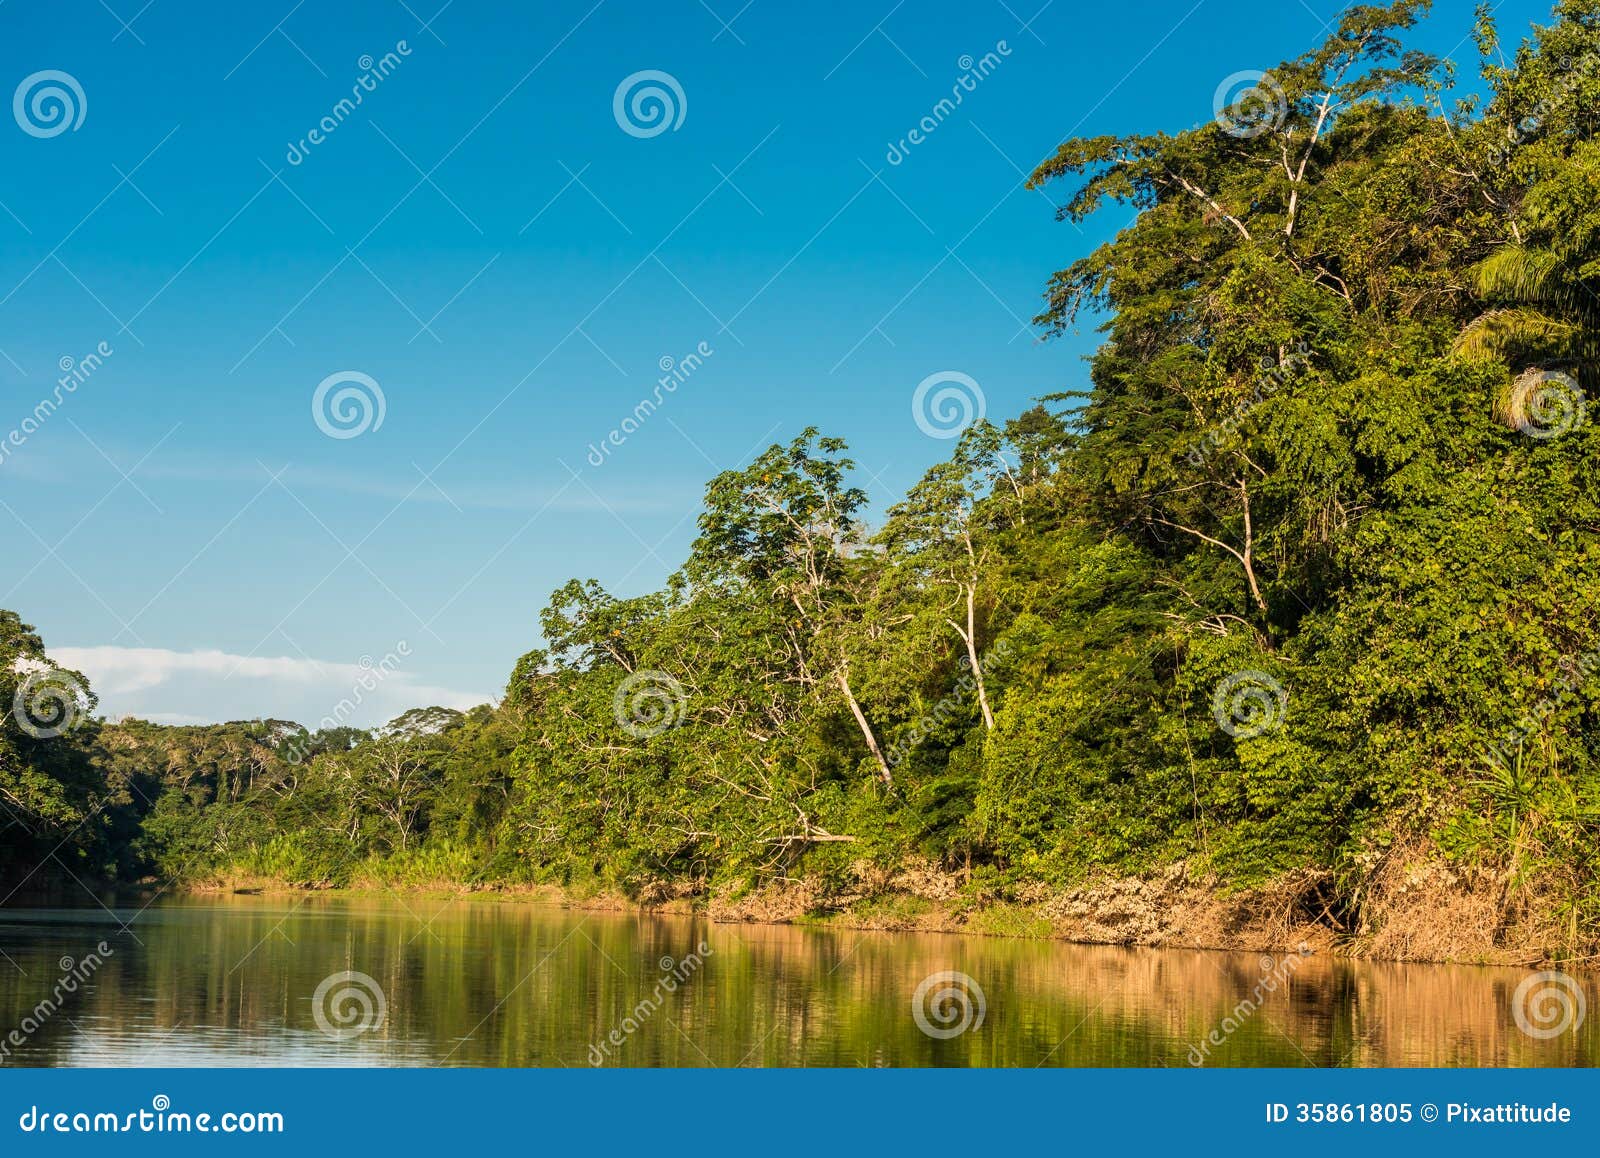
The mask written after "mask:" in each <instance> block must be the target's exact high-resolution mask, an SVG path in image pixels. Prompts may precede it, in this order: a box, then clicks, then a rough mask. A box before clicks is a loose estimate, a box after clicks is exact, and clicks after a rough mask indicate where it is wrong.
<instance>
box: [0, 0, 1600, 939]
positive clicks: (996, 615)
mask: <svg viewBox="0 0 1600 1158" xmlns="http://www.w3.org/2000/svg"><path fill="white" fill-rule="evenodd" d="M1428 8H1429V5H1428V3H1427V0H1395V2H1393V3H1388V4H1381V5H1370V6H1368V5H1358V6H1354V7H1352V8H1350V9H1348V10H1347V11H1346V12H1345V14H1344V15H1343V16H1342V18H1341V20H1340V23H1339V24H1338V26H1337V29H1336V31H1334V32H1333V33H1332V34H1331V35H1330V36H1329V37H1328V39H1327V40H1326V42H1325V43H1323V44H1322V45H1321V46H1320V47H1318V48H1316V49H1315V50H1313V51H1310V52H1308V53H1306V54H1305V55H1303V56H1300V57H1297V58H1295V59H1292V60H1288V61H1286V62H1284V63H1283V64H1281V65H1280V66H1278V67H1277V68H1275V69H1273V70H1272V71H1271V72H1270V73H1269V74H1268V75H1267V77H1266V78H1265V79H1264V80H1263V81H1262V83H1261V85H1260V86H1259V87H1258V88H1257V89H1256V90H1254V91H1253V93H1251V94H1249V99H1248V100H1247V101H1245V102H1244V103H1243V104H1242V105H1241V106H1240V107H1238V108H1235V109H1232V110H1229V112H1228V113H1227V115H1224V116H1222V117H1219V118H1218V120H1217V121H1215V122H1208V123H1206V124H1203V125H1201V126H1199V127H1196V128H1193V129H1189V130H1186V131H1182V132H1176V133H1168V132H1149V133H1140V134H1132V135H1125V136H1115V137H1112V136H1099V137H1091V138H1078V139H1071V140H1067V141H1065V142H1063V143H1062V144H1061V145H1060V146H1059V148H1058V149H1057V150H1056V151H1055V153H1054V154H1053V155H1052V156H1051V157H1049V158H1048V159H1047V160H1045V161H1044V162H1043V163H1042V164H1041V165H1040V166H1039V167H1038V168H1037V170H1036V171H1035V172H1033V173H1032V175H1031V177H1030V178H1029V184H1030V185H1031V186H1033V187H1038V188H1042V189H1044V190H1045V191H1047V192H1048V193H1050V194H1051V195H1052V196H1053V197H1055V199H1056V200H1057V203H1058V204H1059V206H1060V208H1059V212H1058V217H1059V218H1060V219H1062V220H1072V221H1082V220H1084V219H1086V218H1088V217H1090V216H1091V215H1094V214H1097V213H1112V214H1116V213H1122V214H1124V215H1125V217H1126V221H1127V224H1126V226H1125V227H1124V228H1122V229H1121V230H1120V231H1119V232H1117V233H1116V235H1115V237H1114V238H1113V239H1112V240H1110V241H1109V242H1107V243H1106V244H1104V245H1101V246H1099V247H1098V248H1096V249H1094V250H1093V251H1092V252H1089V253H1086V254H1084V255H1082V256H1079V257H1077V258H1076V260H1073V261H1072V262H1071V263H1070V264H1068V265H1067V266H1066V267H1065V268H1063V269H1061V270H1060V271H1059V272H1057V273H1055V274H1054V275H1053V276H1052V277H1051V278H1050V279H1049V281H1048V284H1047V285H1046V286H1045V288H1044V295H1043V305H1042V307H1041V308H1040V312H1039V315H1038V317H1037V319H1036V321H1037V324H1038V326H1039V328H1040V330H1041V332H1042V333H1043V334H1044V335H1046V336H1049V335H1055V334H1060V333H1063V332H1066V331H1068V330H1070V329H1073V328H1074V327H1078V326H1080V325H1092V326H1098V327H1099V328H1100V332H1101V334H1102V335H1103V340H1102V341H1101V343H1100V345H1099V348H1098V350H1097V352H1096V353H1095V355H1094V356H1093V358H1092V360H1091V362H1090V363H1089V366H1088V372H1087V376H1086V384H1085V386H1084V388H1083V389H1081V390H1071V391H1065V390H1056V391H1053V392H1052V391H1051V387H1050V384H1041V394H1040V397H1039V399H1038V403H1037V405H1035V406H1033V407H1032V408H1031V409H1028V410H1026V411H1025V412H1023V413H1021V414H1018V415H1016V416H1014V417H1011V418H1009V419H1007V420H1005V421H1003V422H998V423H991V422H988V421H979V422H977V423H975V424H973V425H971V426H969V427H968V428H967V429H966V430H965V431H964V432H963V433H962V435H961V436H960V437H959V439H957V440H954V441H953V442H952V443H951V444H949V445H950V450H951V453H950V455H949V457H948V458H947V459H946V460H945V461H942V462H939V463H938V464H937V465H935V466H933V467H932V468H931V469H929V470H928V471H927V473H926V474H925V475H924V477H923V478H922V479H921V481H920V482H918V483H917V484H916V485H915V486H914V487H912V488H911V489H910V490H909V492H908V493H906V494H905V495H904V497H903V498H902V499H900V501H898V502H897V503H896V504H894V505H893V506H890V507H888V508H887V509H886V510H884V511H882V512H881V513H875V512H873V511H871V510H870V509H869V506H868V502H867V496H866V494H865V492H864V491H863V490H862V489H861V488H860V487H859V486H857V485H855V481H854V477H855V476H853V474H852V468H853V464H852V462H851V459H850V457H849V450H848V446H847V444H846V440H845V438H844V437H842V436H843V435H847V434H848V433H849V432H848V430H840V429H836V428H835V427H836V426H837V424H836V423H829V424H827V425H828V427H829V428H828V429H821V428H808V429H806V430H804V431H803V432H801V433H799V434H798V436H797V437H795V438H793V440H792V441H789V442H787V443H785V444H780V445H774V446H772V447H770V448H769V449H767V450H766V451H765V452H764V453H762V454H760V455H759V456H758V457H756V458H755V459H754V460H753V461H752V462H750V463H749V464H748V465H747V466H744V467H742V468H740V469H736V470H730V471H727V472H725V473H722V474H720V475H718V476H717V477H715V478H714V479H712V480H711V481H710V483H709V484H708V485H707V487H706V490H705V499H704V509H703V511H702V513H701V514H700V516H699V524H698V536H697V538H696V539H695V541H694V544H693V547H692V549H691V550H690V552H689V555H688V557H687V558H686V559H685V560H683V562H682V564H681V566H680V567H679V569H678V570H677V571H676V572H674V573H673V574H672V575H671V576H670V578H669V579H668V580H667V581H666V583H665V585H664V586H663V587H662V588H661V589H660V590H655V591H650V592H647V593H644V594H637V595H623V594H614V593H612V592H608V591H607V590H605V589H604V588H603V587H602V586H601V585H600V584H599V583H597V582H595V581H594V580H590V579H576V578H575V579H573V580H572V581H571V582H569V583H567V584H566V585H565V586H563V587H562V588H560V589H559V590H557V591H556V592H554V594H553V595H552V596H551V597H550V600H549V603H548V605H547V606H546V607H545V608H544V610H543V611H542V612H541V613H540V614H539V618H538V631H537V632H536V631H535V627H534V625H533V624H532V623H531V622H530V623H529V624H528V626H527V628H526V633H527V635H528V638H529V640H530V642H532V641H533V639H534V638H535V637H536V636H538V637H540V638H542V643H541V645H540V646H539V647H537V648H535V649H534V650H530V651H529V652H528V653H527V654H526V655H524V656H523V657H522V659H521V660H520V661H519V662H518V663H517V664H516V666H515V668H514V670H513V671H512V672H511V673H510V675H509V678H508V681H507V684H506V688H505V692H504V695H503V697H502V698H501V699H500V701H499V702H498V703H496V704H492V705H484V706H482V707H479V708H476V709H474V710H471V711H467V712H459V711H454V710H449V709H443V708H427V707H420V708H418V709H417V710H415V711H412V712H409V713H407V714H406V715H403V716H401V717H400V718H398V719H396V720H394V721H392V722H391V723H389V724H387V725H385V726H383V727H380V728H377V729H374V730H359V729H354V728H343V727H340V728H332V729H325V730H322V731H318V732H315V733H310V732H307V730H306V729H305V728H303V727H302V726H300V725H298V724H295V723H292V722H288V721H280V720H252V721H241V722H234V723H227V724H218V725H212V726H192V727H168V726H158V725H155V724H151V723H148V722H144V721H140V720H134V719H129V720H123V721H120V722H111V721H107V720H104V719H101V718H98V717H97V716H96V714H95V703H94V698H93V693H92V690H91V689H90V688H89V686H88V683H87V681H86V680H85V679H84V678H83V677H82V676H81V675H79V674H78V673H75V672H69V671H65V670H63V669H61V668H59V667H56V666H55V665H53V664H52V663H51V661H50V659H49V653H48V651H47V649H46V646H45V642H44V641H43V640H41V639H40V637H39V635H38V634H37V633H36V632H35V631H34V629H33V628H31V627H29V626H28V625H27V623H26V622H25V618H26V612H25V611H24V612H23V613H22V614H18V613H16V612H11V611H4V612H0V705H4V706H5V707H6V708H8V709H10V710H8V711H7V712H6V714H5V715H4V716H3V717H0V830H3V834H0V881H4V882H6V887H7V889H14V888H16V887H19V886H22V885H24V884H33V885H37V884H40V883H42V882H43V881H46V880H52V879H62V878H64V877H76V878H78V879H79V880H80V881H83V882H125V883H139V882H143V883H144V884H145V885H146V886H147V887H152V888H153V887H160V888H172V887H184V886H187V885H191V884H205V883H210V882H219V881H228V880H253V881H258V882H259V881H269V882H277V883H280V884H281V885H284V886H289V887H297V888H327V887H338V886H351V885H362V884H367V885H371V884H377V885H387V886H392V887H399V886H405V885H413V884H439V883H452V884H455V885H459V886H463V887H473V888H496V887H507V888H509V887H513V886H522V885H527V886H537V885H550V886H556V887H560V888H562V889H566V890H569V891H572V892H573V893H575V894H582V893H586V892H587V893H596V892H601V891H604V892H608V893H612V894H615V895H619V896H623V897H627V898H631V899H633V900H635V901H638V902H641V903H659V902H662V901H665V900H668V899H675V900H678V901H681V902H684V903H689V904H707V903H712V902H716V903H721V904H735V903H737V902H738V901H739V900H740V899H741V898H752V897H758V896H771V895H775V894H782V895H785V896H789V897H792V898H797V899H796V900H795V901H794V907H795V908H796V911H798V912H802V913H810V914H826V913H829V912H831V911H836V910H838V909H840V908H842V907H844V906H846V905H848V904H853V903H859V902H862V901H863V899H865V900H867V901H871V900H872V899H873V898H879V899H880V900H881V898H884V897H893V896H909V897H915V896H916V895H918V893H919V890H921V891H922V892H923V893H926V894H928V895H937V896H938V897H940V898H942V902H943V903H946V904H948V905H951V906H954V907H955V908H957V909H958V910H962V911H977V910H979V909H981V908H983V907H985V906H994V905H1020V906H1028V905H1035V906H1037V905H1041V904H1044V903H1045V902H1046V900H1047V899H1048V898H1049V897H1052V896H1061V895H1068V894H1071V893H1072V891H1073V890H1083V889H1086V888H1093V887H1094V886H1096V885H1097V884H1099V883H1103V882H1107V881H1124V880H1136V881H1171V880H1174V879H1178V880H1181V881H1183V882H1188V885H1186V887H1189V886H1192V887H1193V888H1196V889H1200V890H1203V891H1205V892H1207V893H1209V894H1215V895H1217V896H1259V895H1265V893H1264V892H1263V890H1265V891H1266V892H1268V893H1270V892H1272V890H1277V892H1276V893H1273V894H1272V895H1282V896H1286V897H1288V898H1289V900H1288V902H1287V903H1288V904H1290V906H1291V907H1292V908H1293V910H1294V912H1296V913H1298V914H1300V915H1301V916H1303V917H1304V919H1305V920H1307V921H1312V922H1315V923H1317V924H1320V925H1321V926H1324V927H1326V928H1327V929H1328V930H1330V931H1331V932H1332V934H1334V935H1336V936H1337V937H1341V938H1345V939H1347V940H1349V941H1351V942H1358V941H1359V940H1360V939H1361V938H1363V937H1365V938H1367V939H1368V940H1369V942H1372V941H1373V939H1378V938H1382V937H1383V936H1385V931H1386V930H1387V931H1388V936H1389V940H1387V941H1382V940H1378V941H1376V942H1374V943H1376V944H1377V945H1378V946H1379V948H1378V949H1377V950H1375V951H1386V952H1391V953H1393V954H1394V955H1400V956H1404V955H1408V954H1410V955H1430V954H1431V955H1435V956H1447V955H1454V956H1470V955H1471V954H1473V953H1489V952H1491V951H1493V950H1495V949H1507V950H1510V951H1515V952H1517V953H1520V954H1522V955H1523V956H1524V957H1526V958H1527V959H1530V960H1531V959H1535V958H1537V957H1539V956H1540V955H1545V956H1549V957H1554V958H1560V959H1572V958H1576V957H1582V956H1585V955H1589V954H1594V953H1596V952H1600V878H1597V869H1600V842H1597V839H1596V838H1597V835H1600V682H1597V680H1596V678H1595V677H1596V674H1597V669H1600V428H1597V425H1596V423H1595V421H1594V418H1595V417H1596V414H1597V413H1600V412H1596V411H1595V409H1594V407H1593V406H1592V405H1591V404H1592V403H1593V401H1594V397H1595V391H1596V388H1597V385H1600V296H1597V293H1600V139H1597V134H1600V0H1563V2H1561V3H1560V4H1558V5H1557V6H1556V8H1555V9H1554V11H1553V13H1552V15H1551V17H1550V19H1549V22H1548V23H1547V24H1545V25H1543V26H1542V27H1540V28H1539V29H1537V30H1536V31H1535V32H1534V34H1533V35H1532V36H1530V37H1529V38H1528V39H1527V40H1526V41H1525V42H1521V43H1515V44H1512V43H1502V41H1501V34H1500V31H1499V30H1498V29H1497V28H1496V26H1495V24H1494V21H1493V19H1492V16H1491V15H1490V14H1489V13H1488V11H1487V6H1486V7H1485V9H1484V10H1480V13H1479V17H1478V20H1477V24H1476V42H1477V43H1476V56H1477V58H1478V61H1479V63H1478V65H1477V67H1478V69H1479V70H1480V72H1481V76H1479V77H1469V78H1465V81H1463V78H1459V77H1457V76H1456V75H1455V69H1456V66H1455V65H1454V64H1452V63H1450V62H1446V61H1443V60H1440V59H1435V58H1433V57H1431V56H1429V55H1427V54H1424V53H1421V52H1419V51H1416V50H1414V49H1412V48H1410V47H1408V34H1409V33H1410V32H1411V31H1412V30H1413V29H1414V28H1415V27H1416V26H1417V24H1418V22H1419V21H1421V20H1423V19H1425V18H1427V16H1428ZM1463 90H1472V91H1475V92H1479V93H1481V94H1482V95H1481V96H1471V97H1465V98H1463V97H1459V96H1458V95H1456V94H1458V93H1459V92H1461V91H1463ZM1052 240H1056V241H1059V240H1060V238H1059V237H1057V236H1056V235H1054V234H1045V235H1043V236H1042V237H1041V244H1047V243H1049V242H1051V241H1052ZM1054 264H1055V263H1054V262H1052V263H1051V265H1054ZM1069 373H1070V374H1072V375H1078V374H1080V373H1081V372H1080V371H1077V370H1073V371H1070V372H1069ZM891 388H893V389H898V387H886V389H891ZM64 717H65V718H67V719H66V722H70V723H72V724H74V725H75V726H72V727H70V728H65V729H61V728H58V727H55V726H52V725H53V724H55V723H59V722H63V718H64ZM1436 930H1437V931H1436ZM1430 936H1432V937H1434V938H1435V940H1433V941H1430V940H1428V938H1429V937H1430ZM1438 938H1447V940H1448V943H1446V941H1440V940H1438Z"/></svg>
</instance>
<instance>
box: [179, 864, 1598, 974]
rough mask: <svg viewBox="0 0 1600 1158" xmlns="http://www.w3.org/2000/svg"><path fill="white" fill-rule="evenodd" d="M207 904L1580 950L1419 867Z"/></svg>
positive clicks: (1558, 952) (1470, 888)
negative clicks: (439, 906)
mask: <svg viewBox="0 0 1600 1158" xmlns="http://www.w3.org/2000/svg"><path fill="white" fill-rule="evenodd" d="M186 888H187V890H188V891H191V892H195V893H200V894H205V893H224V892H237V893H252V894H254V893H263V894H278V893H281V894H304V893H308V892H314V893H317V894H319V895H331V896H363V895H393V894H405V895H417V896H422V897H432V898H448V897H460V898H473V899H480V900H489V901H504V902H513V903H517V902H520V903H535V904H548V905H555V906H559V907H562V908H568V909H577V910H596V911H624V912H626V911H634V912H648V913H659V914H666V915H683V916H688V915H698V916H703V917H707V918H709V919H711V920H713V921H717V922H719V923H727V924H737V923H757V924H774V925H803V926H812V927H819V928H833V929H854V930H876V931H884V932H909V933H960V934H966V935H973V936H987V937H1016V938H1026V939H1032V940H1053V941H1065V942H1071V943H1076V944H1086V945H1127V946H1143V947H1149V948H1182V949H1216V950H1225V951H1236V952H1288V951H1294V950H1310V951H1311V952H1313V953H1319V954H1333V955H1338V956H1344V957H1353V958H1362V959H1367V960H1374V961H1393V962H1413V963H1431V964H1468V965H1511V966H1528V967H1533V966H1541V965H1547V964H1558V963H1567V964H1569V965H1570V964H1572V963H1573V962H1575V961H1576V962H1578V963H1583V962H1584V961H1586V960H1587V959H1589V958H1590V957H1591V954H1592V952H1593V949H1592V947H1589V946H1582V945H1579V946H1574V945H1572V944H1570V943H1567V942H1565V941H1564V940H1563V939H1562V936H1561V934H1562V933H1563V932H1564V931H1565V930H1563V929H1562V928H1561V927H1560V925H1559V923H1558V922H1557V921H1556V920H1555V919H1554V918H1553V917H1551V918H1549V919H1545V920H1540V919H1538V917H1537V914H1538V913H1540V912H1550V913H1553V912H1554V911H1555V905H1554V904H1553V903H1551V904H1548V905H1541V904H1539V903H1537V900H1536V899H1533V898H1528V897H1525V896H1523V897H1519V898H1511V897H1510V895H1509V891H1508V889H1507V887H1506V884H1505V882H1504V881H1503V880H1502V879H1500V878H1499V877H1498V876H1497V875H1495V874H1493V873H1491V872H1488V871H1486V870H1485V871H1470V870H1462V869H1459V868H1452V867H1449V866H1445V865H1442V864H1440V863H1437V862H1433V861H1427V860H1422V861H1417V862H1411V863H1404V864H1398V863H1397V864H1396V865H1395V866H1393V867H1391V868H1389V869H1387V870H1383V871H1379V872H1377V873H1374V874H1373V875H1372V876H1370V877H1369V879H1368V880H1367V881H1366V882H1365V884H1364V896H1363V897H1362V903H1361V904H1360V906H1359V908H1356V907H1353V906H1352V905H1351V903H1350V899H1349V898H1348V897H1345V896H1341V895H1340V894H1339V893H1338V891H1337V890H1336V888H1335V884H1334V878H1333V874H1332V873H1331V872H1328V871H1325V870H1318V869H1303V870H1300V871H1298V872H1295V873H1292V874H1288V875H1285V876H1283V877H1280V878H1278V879H1277V880H1275V881H1273V882H1271V883H1270V884H1268V885H1264V886H1260V887H1256V888H1247V889H1241V888H1229V887H1227V886H1225V885H1224V884H1223V883H1222V882H1220V881H1218V880H1217V879H1215V878H1213V877H1208V876H1203V875H1197V874H1192V873H1191V871H1190V870H1189V868H1188V867H1187V866H1185V865H1181V864H1180V865H1175V866H1172V867H1171V868H1169V869H1167V870H1166V871H1164V872H1162V873H1156V874H1148V875H1145V876H1140V877H1116V878H1109V877H1108V878H1104V879H1101V880H1097V881H1095V882H1093V883H1090V884H1085V885H1083V886H1081V887H1078V888H1072V889H1065V890H1063V889H1051V888H1049V887H1047V886H1044V885H1033V886H1025V887H1023V888H1020V889H1017V890H1015V892H1014V894H1013V895H1012V896H1010V897H1005V898H999V897H979V896H975V895H974V893H973V890H972V889H971V887H970V885H969V882H968V881H967V880H966V879H965V878H964V877H963V876H962V875H961V874H958V873H945V872H940V871H938V870H936V869H935V868H933V867H931V866H928V865H916V866H912V867H909V868H906V869H902V870H900V871H898V872H893V873H887V872H872V871H869V870H865V869H863V870H862V871H860V872H859V873H858V879H857V881H856V882H855V887H854V888H853V889H851V890H848V891H833V892H827V891H824V889H823V888H822V886H821V885H820V884H818V883H816V882H812V881H805V880H802V881H796V882H790V883H786V884H782V885H766V886H762V887H759V888H754V889H742V890H730V891H727V892H722V893H707V892H704V891H697V890H694V889H691V888H689V887H687V886H683V885H671V884H667V883H658V884H656V885H654V886H652V887H651V888H649V889H646V890H644V891H642V892H641V893H639V894H636V895H628V894H624V893H622V892H619V891H616V890H610V889H603V888H587V889H572V888H562V887H560V886H556V885H534V884H483V883H463V882H458V881H450V880H436V881H426V882H417V881H405V882H401V881H395V880H387V879H383V878H382V877H381V876H373V875H368V876H358V877H357V878H355V879H354V880H353V881H352V882H351V884H350V885H348V886H346V887H340V888H331V887H330V888H318V887H307V886H305V885H303V884H295V883H292V882H288V881H284V880H280V879H274V878H267V877H260V876H254V875H244V874H241V875H224V876H219V877H217V878H216V879H213V880H210V881H203V882H196V883H191V884H189V885H187V886H186Z"/></svg>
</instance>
